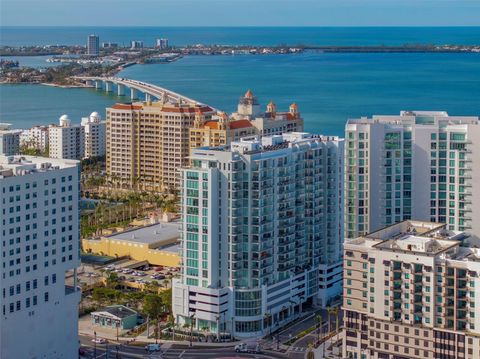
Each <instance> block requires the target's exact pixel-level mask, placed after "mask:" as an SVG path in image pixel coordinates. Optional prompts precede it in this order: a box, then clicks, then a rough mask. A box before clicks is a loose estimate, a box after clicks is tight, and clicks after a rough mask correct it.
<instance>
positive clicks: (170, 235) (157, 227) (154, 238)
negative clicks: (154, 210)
mask: <svg viewBox="0 0 480 359" xmlns="http://www.w3.org/2000/svg"><path fill="white" fill-rule="evenodd" d="M178 227H179V223H178V222H171V223H157V224H152V225H149V226H144V227H140V228H134V229H131V230H127V231H124V232H120V233H115V234H112V235H110V236H107V237H106V238H108V239H111V240H117V241H128V242H134V243H140V244H149V245H153V244H156V243H159V242H165V241H169V240H174V239H177V238H179V237H180V231H179V228H178Z"/></svg>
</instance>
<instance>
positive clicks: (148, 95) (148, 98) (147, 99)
mask: <svg viewBox="0 0 480 359" xmlns="http://www.w3.org/2000/svg"><path fill="white" fill-rule="evenodd" d="M145 102H152V95H150V94H149V93H146V94H145Z"/></svg>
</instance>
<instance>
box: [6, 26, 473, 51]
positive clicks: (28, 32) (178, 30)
mask: <svg viewBox="0 0 480 359" xmlns="http://www.w3.org/2000/svg"><path fill="white" fill-rule="evenodd" d="M89 34H97V35H99V37H100V42H101V43H102V42H116V43H118V44H120V45H128V44H130V42H131V41H132V40H141V41H144V43H145V45H149V46H152V45H153V44H154V43H155V39H157V38H160V37H166V38H168V39H169V40H170V44H171V45H175V46H183V45H193V44H226V45H279V44H288V45H297V44H306V45H403V44H438V45H443V44H458V45H480V27H0V46H24V45H85V44H86V40H87V36H88V35H89Z"/></svg>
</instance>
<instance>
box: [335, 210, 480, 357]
mask: <svg viewBox="0 0 480 359" xmlns="http://www.w3.org/2000/svg"><path fill="white" fill-rule="evenodd" d="M343 282H344V289H343V310H344V316H343V319H344V328H345V329H344V334H345V335H344V339H343V353H342V357H343V358H364V359H369V358H385V359H387V358H407V359H408V358H412V359H420V358H422V359H430V358H431V359H436V358H464V359H478V358H480V311H479V309H478V308H479V306H480V295H479V289H478V288H479V287H480V249H479V247H478V237H473V236H469V235H467V234H466V233H465V232H459V231H451V230H448V225H445V224H439V223H432V222H422V221H414V220H407V221H403V222H399V223H397V224H394V225H390V226H388V227H385V228H382V229H380V230H378V231H376V232H373V233H370V234H368V235H365V236H361V237H358V238H355V239H351V240H347V241H346V242H345V245H344V279H343Z"/></svg>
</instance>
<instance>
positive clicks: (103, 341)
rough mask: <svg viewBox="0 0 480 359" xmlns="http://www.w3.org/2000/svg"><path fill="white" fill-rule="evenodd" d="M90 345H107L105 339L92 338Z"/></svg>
mask: <svg viewBox="0 0 480 359" xmlns="http://www.w3.org/2000/svg"><path fill="white" fill-rule="evenodd" d="M92 343H96V344H106V343H107V339H105V338H93V339H92Z"/></svg>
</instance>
